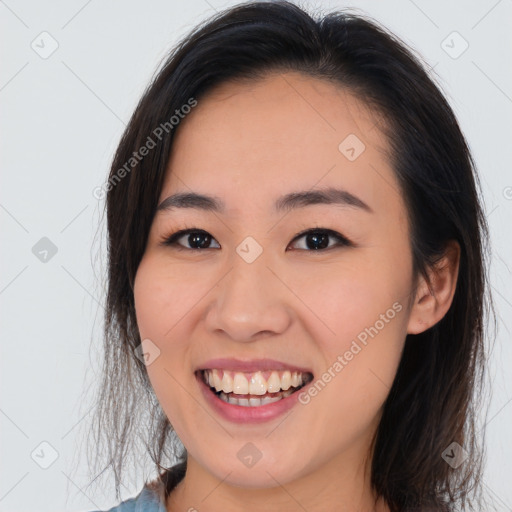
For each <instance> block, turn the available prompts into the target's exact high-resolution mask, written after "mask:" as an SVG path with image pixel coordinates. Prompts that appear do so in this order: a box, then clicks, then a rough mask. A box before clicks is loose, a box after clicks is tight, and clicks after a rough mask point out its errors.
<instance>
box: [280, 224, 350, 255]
mask: <svg viewBox="0 0 512 512" xmlns="http://www.w3.org/2000/svg"><path fill="white" fill-rule="evenodd" d="M301 238H303V239H304V243H303V244H302V245H303V247H299V250H309V251H319V250H325V249H332V248H334V247H340V246H351V245H352V243H351V242H350V241H349V240H348V239H347V238H345V237H344V236H342V235H340V233H337V232H336V231H332V230H330V229H309V230H308V231H305V232H303V233H300V234H299V235H297V236H296V237H295V238H294V239H293V242H295V241H296V240H300V239H301ZM331 241H333V242H334V243H332V244H330V242H331ZM293 242H292V243H293ZM290 246H291V244H290ZM290 246H289V247H290Z"/></svg>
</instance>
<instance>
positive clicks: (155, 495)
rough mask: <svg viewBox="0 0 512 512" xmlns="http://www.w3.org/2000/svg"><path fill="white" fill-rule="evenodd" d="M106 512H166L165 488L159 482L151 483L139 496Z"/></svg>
mask: <svg viewBox="0 0 512 512" xmlns="http://www.w3.org/2000/svg"><path fill="white" fill-rule="evenodd" d="M94 512H101V511H99V510H98V511H94ZM105 512H166V507H165V494H164V487H163V485H162V484H161V483H160V482H159V481H153V482H149V483H147V484H146V485H145V486H144V488H143V489H142V491H141V492H140V493H139V494H138V495H137V496H135V497H134V498H130V499H128V500H126V501H123V502H121V503H119V505H116V506H115V507H113V508H110V509H108V510H107V511H105Z"/></svg>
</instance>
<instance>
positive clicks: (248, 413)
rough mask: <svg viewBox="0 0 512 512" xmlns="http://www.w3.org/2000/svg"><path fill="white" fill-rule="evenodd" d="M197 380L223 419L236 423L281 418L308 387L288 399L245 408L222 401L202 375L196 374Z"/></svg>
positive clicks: (209, 401) (208, 400)
mask: <svg viewBox="0 0 512 512" xmlns="http://www.w3.org/2000/svg"><path fill="white" fill-rule="evenodd" d="M196 379H197V381H198V382H199V387H200V388H201V392H202V393H203V395H204V397H205V399H206V401H207V402H208V403H209V404H210V405H211V407H212V408H213V409H214V410H215V411H216V412H217V413H218V414H219V415H220V416H222V417H223V418H225V419H227V420H229V421H233V422H235V423H263V422H265V421H270V420H273V419H274V418H277V417H278V416H281V415H282V414H284V413H285V412H286V411H288V410H289V409H291V408H292V407H293V406H294V405H295V404H296V403H297V401H298V396H299V393H300V391H303V390H304V388H305V387H306V386H303V387H302V388H300V390H299V391H295V393H292V394H291V395H290V396H287V397H286V398H281V400H279V401H278V402H274V403H272V404H266V405H260V406H258V407H244V406H242V405H235V404H229V403H226V402H224V401H223V400H221V399H220V398H219V397H218V396H217V395H216V394H215V393H214V392H213V391H212V390H211V388H210V387H209V386H207V385H206V383H205V382H204V380H203V379H202V377H201V375H200V373H199V372H198V373H196Z"/></svg>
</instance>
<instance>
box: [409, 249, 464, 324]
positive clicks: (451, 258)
mask: <svg viewBox="0 0 512 512" xmlns="http://www.w3.org/2000/svg"><path fill="white" fill-rule="evenodd" d="M459 262H460V246H459V244H458V242H457V241H455V240H450V241H449V242H448V243H447V244H446V248H445V252H444V254H443V256H442V258H441V259H440V260H439V261H438V262H437V263H436V264H435V265H434V267H431V268H429V269H428V271H427V273H428V282H427V280H426V279H425V278H424V277H423V276H419V278H418V287H417V290H416V296H415V299H414V303H413V306H412V308H411V312H410V315H409V323H408V326H407V334H419V333H421V332H424V331H426V330H427V329H429V328H430V327H432V326H434V325H435V324H437V322H439V321H440V320H441V319H442V318H443V317H444V315H445V314H446V313H447V311H448V310H449V309H450V306H451V304H452V301H453V296H454V295H455V290H456V288H457V277H458V274H459Z"/></svg>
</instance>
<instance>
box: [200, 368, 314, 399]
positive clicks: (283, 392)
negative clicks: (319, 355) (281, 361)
mask: <svg viewBox="0 0 512 512" xmlns="http://www.w3.org/2000/svg"><path fill="white" fill-rule="evenodd" d="M198 373H199V376H200V377H201V379H202V380H203V382H204V383H205V384H206V385H207V386H208V387H209V388H210V390H211V391H212V393H214V394H215V395H216V396H217V397H218V398H219V399H220V400H222V401H223V402H225V403H229V404H232V405H238V406H242V407H261V406H263V405H268V404H272V403H275V402H279V401H280V400H282V399H283V398H286V397H288V396H290V395H292V394H293V393H296V392H297V391H298V390H299V389H301V388H303V387H304V386H306V385H307V384H308V383H309V382H311V381H312V380H313V374H312V373H309V372H306V373H304V372H291V371H289V370H283V371H275V370H274V371H257V372H238V371H237V372H235V371H230V370H220V369H205V370H199V371H198Z"/></svg>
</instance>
